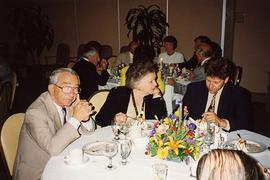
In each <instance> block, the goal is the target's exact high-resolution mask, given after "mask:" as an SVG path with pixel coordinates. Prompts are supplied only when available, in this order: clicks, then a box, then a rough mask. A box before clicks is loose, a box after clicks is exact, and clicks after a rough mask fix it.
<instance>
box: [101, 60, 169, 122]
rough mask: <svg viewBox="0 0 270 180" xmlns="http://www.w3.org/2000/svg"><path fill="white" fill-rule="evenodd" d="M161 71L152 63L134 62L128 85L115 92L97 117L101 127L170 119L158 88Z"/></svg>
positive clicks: (115, 89) (127, 77) (128, 74)
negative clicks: (132, 121)
mask: <svg viewBox="0 0 270 180" xmlns="http://www.w3.org/2000/svg"><path fill="white" fill-rule="evenodd" d="M157 70H158V68H157V66H156V65H154V64H153V63H152V62H151V61H147V60H145V61H139V62H135V63H133V64H132V65H131V66H130V67H129V69H128V71H127V73H126V86H120V87H116V88H113V89H111V91H110V93H109V95H108V97H107V100H106V102H105V103H104V105H103V106H102V108H101V109H100V111H99V113H98V114H97V116H96V121H97V124H98V125H100V126H107V125H110V124H111V123H112V122H114V121H116V122H125V121H127V119H128V118H131V119H133V118H138V117H139V118H143V119H154V118H155V116H157V117H158V118H162V117H164V116H166V113H167V110H166V106H165V102H164V100H163V98H162V95H161V93H160V91H159V89H158V88H157V83H156V72H157Z"/></svg>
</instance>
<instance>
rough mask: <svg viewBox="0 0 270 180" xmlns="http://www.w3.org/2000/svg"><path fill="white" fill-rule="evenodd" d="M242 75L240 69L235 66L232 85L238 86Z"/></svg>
mask: <svg viewBox="0 0 270 180" xmlns="http://www.w3.org/2000/svg"><path fill="white" fill-rule="evenodd" d="M242 73H243V69H242V67H241V66H236V68H235V72H234V79H233V84H234V85H236V86H239V84H240V82H241V79H242Z"/></svg>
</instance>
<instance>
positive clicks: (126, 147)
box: [120, 139, 132, 165]
mask: <svg viewBox="0 0 270 180" xmlns="http://www.w3.org/2000/svg"><path fill="white" fill-rule="evenodd" d="M131 149H132V142H131V140H130V139H125V140H121V141H120V154H121V157H122V159H121V164H122V165H126V164H127V158H128V156H129V155H130V153H131Z"/></svg>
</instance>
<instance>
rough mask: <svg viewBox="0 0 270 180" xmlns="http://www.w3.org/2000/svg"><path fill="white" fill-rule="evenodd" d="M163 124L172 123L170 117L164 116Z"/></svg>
mask: <svg viewBox="0 0 270 180" xmlns="http://www.w3.org/2000/svg"><path fill="white" fill-rule="evenodd" d="M164 124H165V125H169V126H171V125H172V124H173V121H172V120H171V119H170V118H168V117H166V118H165V119H164Z"/></svg>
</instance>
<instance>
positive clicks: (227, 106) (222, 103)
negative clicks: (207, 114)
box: [183, 81, 251, 130]
mask: <svg viewBox="0 0 270 180" xmlns="http://www.w3.org/2000/svg"><path fill="white" fill-rule="evenodd" d="M207 97H208V89H207V87H206V82H205V81H200V82H195V83H191V84H189V85H188V87H187V91H186V94H185V96H184V99H183V105H184V106H187V108H188V111H189V116H190V117H192V118H194V119H200V118H201V116H202V114H203V113H204V111H205V106H206V103H207ZM250 107H251V102H250V94H249V92H248V91H247V90H245V89H243V88H241V87H238V86H234V85H233V84H231V83H227V84H225V86H224V89H223V91H222V93H221V96H220V100H219V104H218V111H217V116H218V117H219V118H224V119H227V120H228V121H229V122H230V127H231V129H230V130H237V129H251V120H250V119H251V113H250V112H251V111H250Z"/></svg>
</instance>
